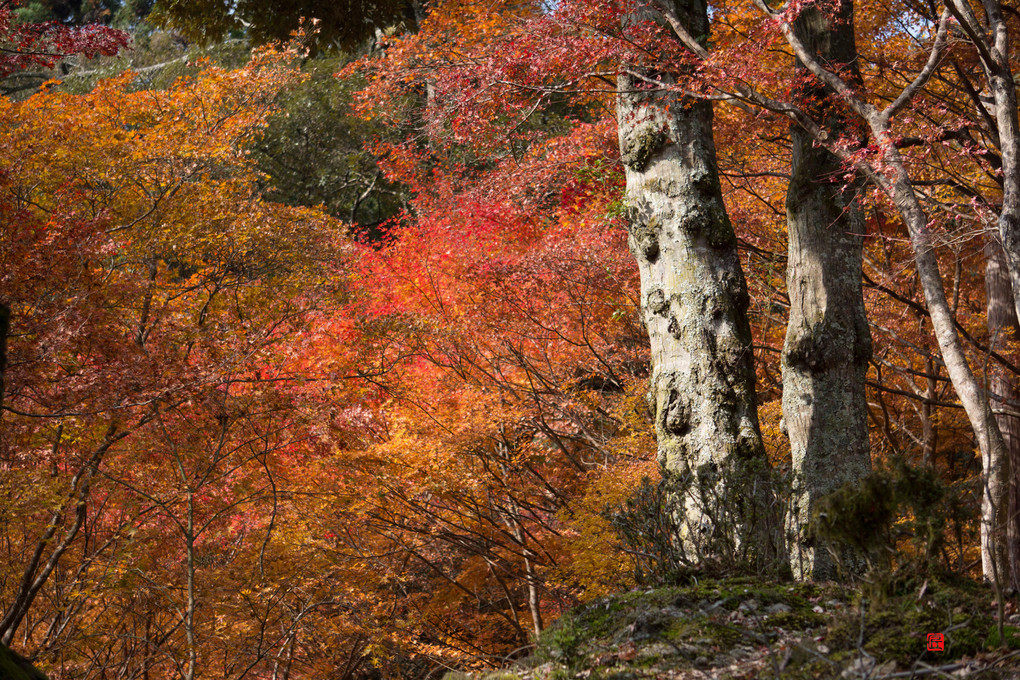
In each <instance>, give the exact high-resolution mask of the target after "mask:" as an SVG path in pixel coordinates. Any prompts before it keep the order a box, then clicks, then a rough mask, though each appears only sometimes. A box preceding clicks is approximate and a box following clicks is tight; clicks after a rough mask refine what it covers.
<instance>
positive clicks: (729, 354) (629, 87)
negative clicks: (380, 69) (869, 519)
mask: <svg viewBox="0 0 1020 680" xmlns="http://www.w3.org/2000/svg"><path fill="white" fill-rule="evenodd" d="M673 8H674V9H675V12H676V15H677V16H678V17H680V20H681V21H683V22H686V23H687V28H688V29H689V30H690V32H691V33H693V34H694V35H697V36H704V35H707V33H708V15H707V7H706V5H705V4H704V3H703V2H701V1H700V0H678V1H677V2H675V3H674V4H673ZM649 18H651V19H652V20H656V18H657V14H656V13H655V12H654V11H652V10H650V9H648V8H645V9H642V10H639V11H637V12H636V13H635V14H634V15H632V16H631V17H630V20H633V21H640V20H646V19H649ZM648 79H651V80H652V81H655V80H658V81H659V82H661V83H662V85H663V87H657V86H655V85H654V84H650V83H649V82H648ZM673 83H675V78H674V77H673V76H670V75H668V74H662V73H661V72H654V71H650V70H644V71H643V70H641V69H632V70H631V71H629V72H627V73H624V74H623V75H621V76H620V79H619V95H618V99H617V115H618V123H619V139H620V153H621V160H622V161H623V164H624V166H625V169H626V176H627V194H626V200H627V206H628V212H629V231H630V238H629V243H630V248H631V251H632V252H633V254H634V256H635V258H636V259H637V262H638V267H639V269H640V273H641V307H642V314H643V317H644V322H645V325H646V326H647V328H648V335H649V340H650V344H651V353H652V376H651V385H650V395H649V397H650V401H652V402H653V405H654V413H655V431H656V437H657V440H658V456H659V463H660V465H661V466H662V470H663V476H664V478H665V479H666V480H667V482H670V483H671V484H672V488H674V489H675V492H674V493H675V494H676V495H677V496H679V495H681V494H682V500H681V498H679V497H676V498H675V499H676V500H677V501H678V504H677V505H678V507H682V508H683V512H682V514H683V517H680V518H678V519H679V520H680V521H681V536H680V539H681V541H680V543H681V545H682V547H683V549H684V551H685V552H686V553H687V557H688V559H689V560H690V561H691V562H695V561H698V560H700V559H703V558H705V557H736V558H738V559H742V560H743V559H747V560H750V561H752V562H754V563H756V564H758V565H759V566H762V567H771V566H774V565H775V564H776V562H777V560H778V559H779V558H780V557H781V556H782V554H783V551H782V549H781V544H782V541H781V528H780V526H779V524H780V522H779V520H778V516H777V512H776V508H775V505H774V503H772V496H771V490H770V484H769V476H768V464H767V459H766V456H765V449H764V446H763V444H762V440H761V434H760V432H759V428H758V414H757V410H756V403H755V401H756V400H755V392H754V377H755V376H754V370H753V363H752V362H753V358H752V352H751V331H750V325H749V323H748V319H747V304H748V296H747V287H746V285H745V282H744V276H743V273H742V271H741V268H740V261H739V259H738V257H737V247H736V246H737V241H736V236H735V235H734V232H733V227H732V225H731V224H730V221H729V218H728V216H727V214H726V209H725V207H724V205H723V200H722V191H721V188H720V184H719V176H718V168H717V164H716V155H715V145H714V142H713V138H712V106H711V104H710V103H709V102H706V101H700V100H694V99H690V98H688V97H685V96H683V95H682V94H680V93H679V92H677V91H676V90H675V89H670V86H671V85H672V84H673Z"/></svg>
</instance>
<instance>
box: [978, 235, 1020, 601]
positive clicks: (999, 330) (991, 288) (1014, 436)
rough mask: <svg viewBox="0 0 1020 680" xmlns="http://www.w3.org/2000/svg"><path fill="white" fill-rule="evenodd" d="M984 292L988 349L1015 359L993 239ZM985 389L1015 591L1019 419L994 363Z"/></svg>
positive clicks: (1004, 277)
mask: <svg viewBox="0 0 1020 680" xmlns="http://www.w3.org/2000/svg"><path fill="white" fill-rule="evenodd" d="M985 291H986V293H987V301H988V336H989V343H988V344H989V347H990V348H991V349H992V350H993V351H996V352H999V353H1000V354H1003V355H1005V356H1006V357H1008V358H1010V359H1012V358H1013V357H1015V356H1016V351H1015V349H1013V348H1011V347H1010V343H1011V342H1015V341H1017V340H1018V339H1020V322H1018V321H1017V314H1016V307H1015V306H1014V303H1013V299H1014V297H1013V286H1012V285H1011V283H1010V275H1009V269H1008V267H1007V264H1006V258H1005V255H1004V254H1003V252H1002V247H1001V246H1000V245H999V243H998V242H997V241H996V240H995V239H990V240H989V241H988V243H987V244H985ZM988 389H989V391H990V392H991V401H992V408H993V409H994V410H995V411H996V415H995V420H996V421H997V422H998V423H999V430H1001V431H1002V440H1003V443H1004V444H1005V448H1006V461H1005V463H1004V467H1005V468H1006V469H1007V470H1008V471H1009V472H1008V473H1007V479H1008V484H1009V491H1008V498H1007V501H1006V507H1007V519H1006V558H1007V560H1006V562H1007V563H1006V568H1007V576H1008V578H1005V579H1003V581H1004V582H1005V583H1006V584H1008V585H1010V586H1012V587H1013V588H1014V589H1020V522H1018V519H1020V479H1018V477H1017V470H1020V418H1018V417H1016V416H1014V415H1011V414H1010V413H1009V412H1016V411H1017V410H1018V409H1017V406H1016V402H1017V397H1018V395H1017V391H1016V388H1015V387H1014V386H1013V381H1012V380H1010V379H1009V373H1008V372H1007V371H1006V369H1005V368H1003V367H1002V366H999V365H997V364H991V363H990V364H989V375H988Z"/></svg>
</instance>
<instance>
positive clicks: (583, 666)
mask: <svg viewBox="0 0 1020 680" xmlns="http://www.w3.org/2000/svg"><path fill="white" fill-rule="evenodd" d="M885 592H887V593H888V591H885ZM857 593H858V591H857V590H855V589H847V588H845V587H842V586H839V585H835V584H804V583H801V584H791V583H777V582H762V581H759V580H755V579H751V578H739V579H725V580H714V581H713V580H701V581H700V582H698V583H696V584H694V585H690V586H686V587H669V588H657V589H646V590H636V591H632V592H626V593H619V594H617V595H613V596H610V597H605V598H600V599H598V600H594V601H592V602H589V603H587V604H585V605H583V606H581V607H578V608H576V609H574V610H573V611H570V612H568V613H567V614H564V615H563V616H562V617H560V619H559V620H558V621H557V622H556V623H555V624H554V625H553V626H551V627H550V628H548V629H547V630H546V631H545V632H544V633H543V634H542V636H541V638H540V640H539V642H538V648H537V649H536V651H535V655H534V656H533V657H531V658H530V659H528V660H525V661H524V662H521V663H519V664H518V665H516V666H515V667H512V668H507V669H502V670H500V671H497V672H495V673H490V674H487V675H476V676H468V677H476V678H480V679H482V680H497V679H498V680H511V679H513V680H553V679H555V678H562V679H566V678H600V679H606V680H608V679H611V678H612V679H616V680H623V679H625V678H626V679H632V678H633V679H636V678H690V677H699V678H700V677H713V678H732V679H734V680H735V679H737V678H758V677H771V678H777V677H778V678H784V679H788V680H801V679H804V680H808V679H812V680H813V679H816V678H833V679H835V678H840V679H841V680H842V679H843V678H847V679H854V678H865V677H868V678H881V677H885V676H889V675H890V674H893V673H906V674H907V675H909V674H910V673H911V672H913V671H917V670H921V669H923V668H924V664H927V665H928V666H939V665H953V666H954V668H955V669H956V670H960V668H964V670H966V671H967V673H968V677H972V678H973V677H1020V658H1013V659H1007V660H1005V661H1003V653H1002V652H1001V651H1000V650H999V649H998V648H999V644H998V628H997V626H996V625H995V620H994V614H995V607H994V606H993V603H992V599H993V596H992V593H991V591H990V590H989V589H988V588H987V587H986V586H983V585H981V584H978V583H974V582H969V581H952V582H930V583H926V584H924V587H923V588H920V589H913V590H910V591H906V590H901V591H899V592H893V593H891V594H887V595H885V596H884V597H882V598H879V599H875V600H874V601H868V600H863V599H862V598H861V597H860V596H859V595H858V594H857ZM928 633H942V634H943V635H944V636H945V650H944V651H943V652H929V651H927V649H926V643H927V634H928ZM1004 637H1005V639H1006V645H1005V646H1007V647H1009V646H1016V647H1020V630H1018V629H1017V628H1016V627H1014V626H1006V627H1005V636H1004ZM961 659H964V660H966V661H961ZM961 664H963V665H962V666H961ZM967 664H969V665H967ZM1004 664H1005V665H1006V666H1007V667H1006V668H1003V665H1004ZM993 665H994V666H995V668H994V669H993ZM907 675H904V676H894V677H907Z"/></svg>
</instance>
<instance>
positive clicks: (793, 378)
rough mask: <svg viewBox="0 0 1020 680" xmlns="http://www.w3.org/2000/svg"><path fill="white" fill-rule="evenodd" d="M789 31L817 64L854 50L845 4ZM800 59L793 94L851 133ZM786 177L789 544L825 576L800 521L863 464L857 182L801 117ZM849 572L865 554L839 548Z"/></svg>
mask: <svg viewBox="0 0 1020 680" xmlns="http://www.w3.org/2000/svg"><path fill="white" fill-rule="evenodd" d="M794 30H795V31H796V32H797V35H798V37H800V39H801V41H802V42H804V43H805V45H807V46H808V48H809V49H811V50H812V51H813V52H814V53H815V54H816V55H817V57H818V58H819V60H820V61H822V62H823V63H826V64H827V63H829V62H836V63H839V64H852V63H854V61H855V58H856V46H855V44H854V32H853V4H852V3H851V2H849V1H845V2H842V3H840V5H839V6H838V8H837V14H835V16H827V15H826V14H823V13H822V12H821V11H820V10H819V9H817V8H815V7H810V8H808V9H806V10H804V11H803V12H802V13H801V14H800V16H799V17H798V18H797V20H796V22H795V23H794ZM805 72H806V69H805V68H804V66H803V65H802V64H801V63H800V62H799V61H798V62H797V65H796V74H795V77H796V78H797V79H798V80H803V81H804V82H806V83H807V84H806V85H804V86H802V87H800V88H798V89H797V90H796V91H795V93H794V96H795V98H796V103H797V104H798V105H799V106H801V108H803V109H804V110H806V111H808V112H810V113H811V114H812V116H813V117H814V118H815V119H816V120H817V121H819V122H821V123H822V124H823V125H824V126H825V127H826V128H827V129H829V130H830V131H831V132H832V133H833V134H835V135H845V134H852V129H851V125H850V123H849V121H848V112H846V113H844V111H845V109H844V107H843V106H841V103H840V102H837V101H834V99H835V98H834V96H833V93H832V92H831V90H829V89H828V88H825V87H823V86H822V85H821V84H820V83H819V82H818V81H817V80H815V79H813V78H810V77H805V75H806V74H805ZM790 134H791V139H792V143H793V163H792V176H791V179H790V185H789V189H788V191H787V195H786V215H787V231H788V233H789V256H788V260H787V269H786V283H787V291H788V294H789V296H790V318H789V324H788V326H787V329H786V342H785V344H784V347H783V417H784V419H785V421H786V428H787V433H788V435H789V438H790V448H791V452H792V455H793V470H794V474H795V498H794V502H793V507H792V508H791V517H790V520H791V524H792V525H793V529H794V532H795V535H796V545H795V546H790V553H791V562H792V566H793V572H794V575H795V576H796V577H797V578H803V579H815V580H827V579H831V578H834V577H835V576H836V564H835V563H834V560H833V557H832V555H830V553H829V552H828V550H826V549H825V548H824V547H823V546H814V545H812V544H811V541H810V538H809V536H808V534H807V531H806V529H807V526H808V520H809V519H810V517H811V512H812V510H813V509H814V506H815V504H816V502H817V500H818V499H819V498H820V497H821V496H824V495H825V494H827V493H830V492H832V491H834V490H836V489H838V488H839V487H840V486H842V485H843V484H844V483H846V482H853V481H855V480H858V479H860V478H861V477H863V476H864V475H866V474H868V472H870V470H871V456H870V449H869V444H868V422H867V418H868V406H867V401H866V398H865V392H864V377H865V374H866V373H867V370H868V359H869V358H870V357H871V333H870V331H869V329H868V319H867V315H866V313H865V310H864V294H863V290H862V287H861V251H862V248H863V245H864V237H863V234H864V224H863V218H862V215H861V212H860V210H859V208H858V205H857V202H856V194H857V192H858V190H859V188H860V183H859V182H858V181H856V180H853V181H847V180H846V172H845V170H844V168H843V164H842V162H841V161H840V160H839V159H838V158H837V157H836V156H834V155H833V154H832V153H830V152H829V151H827V150H826V149H824V148H822V147H820V146H817V145H816V144H815V143H814V139H813V137H812V136H811V134H810V133H808V132H807V131H805V130H804V129H803V128H801V127H800V126H799V125H794V126H792V127H791V130H790ZM839 561H840V562H841V563H842V564H843V566H844V567H845V568H847V569H850V570H851V571H856V570H858V569H859V568H860V567H861V566H862V564H863V562H862V560H861V559H860V558H859V557H858V556H855V555H851V554H846V555H842V556H840V560H839Z"/></svg>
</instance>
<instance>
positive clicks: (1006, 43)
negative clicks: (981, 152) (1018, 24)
mask: <svg viewBox="0 0 1020 680" xmlns="http://www.w3.org/2000/svg"><path fill="white" fill-rule="evenodd" d="M953 4H954V5H955V6H956V7H957V8H958V14H957V16H958V18H959V19H961V20H962V21H964V22H966V23H967V24H970V25H972V26H974V27H975V28H976V29H977V30H976V31H975V33H979V34H980V35H981V37H982V38H984V41H983V46H984V49H983V50H982V56H983V59H982V64H983V66H984V71H985V78H986V80H987V81H988V89H989V90H991V93H992V102H993V106H992V108H993V112H994V116H995V127H996V130H995V132H996V136H997V137H998V140H997V142H998V147H999V154H1000V158H1001V161H1002V205H1001V206H1000V209H999V219H998V222H999V236H1000V238H1001V247H1002V249H1003V251H1004V253H1005V256H1006V260H1005V261H1006V264H1007V267H1008V271H1009V276H1010V279H1011V281H1012V293H1013V309H1014V312H1016V313H1020V119H1018V116H1017V97H1016V82H1015V80H1014V78H1013V70H1012V67H1011V65H1010V36H1009V29H1008V27H1007V24H1006V20H1005V17H1004V15H1003V11H1002V3H1001V2H999V0H983V5H984V9H985V19H986V22H987V26H988V29H989V33H988V34H987V35H985V32H984V30H983V28H982V27H981V25H980V23H979V22H978V21H977V19H976V18H975V17H974V15H973V14H972V13H971V12H970V11H969V10H970V8H969V6H967V5H966V4H965V3H962V0H955V1H954V3H953Z"/></svg>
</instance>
